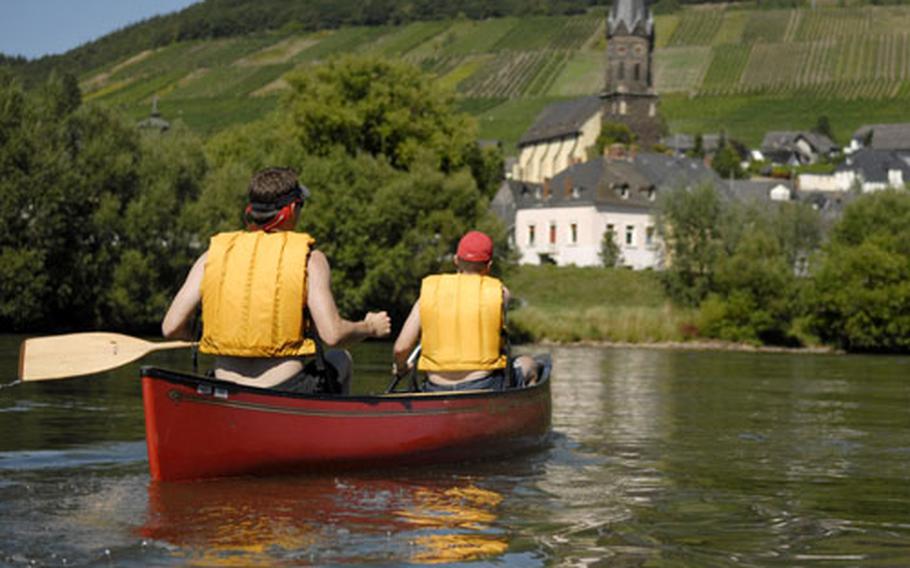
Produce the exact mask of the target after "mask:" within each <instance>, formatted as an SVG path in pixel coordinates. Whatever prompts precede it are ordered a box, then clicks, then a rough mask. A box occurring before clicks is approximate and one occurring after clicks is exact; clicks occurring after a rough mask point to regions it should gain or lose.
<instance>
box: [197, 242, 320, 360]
mask: <svg viewBox="0 0 910 568" xmlns="http://www.w3.org/2000/svg"><path fill="white" fill-rule="evenodd" d="M314 242H315V240H314V239H313V238H312V237H311V236H310V235H307V234H305V233H294V232H291V231H279V232H276V233H265V232H263V231H255V232H243V231H238V232H232V233H219V234H217V235H215V236H214V237H212V240H211V243H210V245H209V251H208V258H207V259H206V263H205V273H204V275H203V278H202V323H203V324H202V341H201V342H200V344H199V351H201V352H203V353H210V354H213V355H229V356H234V357H294V356H299V355H312V354H313V353H315V352H316V345H315V343H314V342H313V340H312V339H309V338H305V337H304V335H305V332H306V325H307V324H306V319H305V318H304V314H303V309H304V307H305V306H306V295H307V273H306V268H307V260H308V259H309V254H310V248H311V247H312V245H313V243H314Z"/></svg>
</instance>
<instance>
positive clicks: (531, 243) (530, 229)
mask: <svg viewBox="0 0 910 568" xmlns="http://www.w3.org/2000/svg"><path fill="white" fill-rule="evenodd" d="M534 230H535V228H534V225H528V246H529V247H533V246H534Z"/></svg>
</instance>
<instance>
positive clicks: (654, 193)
mask: <svg viewBox="0 0 910 568" xmlns="http://www.w3.org/2000/svg"><path fill="white" fill-rule="evenodd" d="M655 199H657V190H655V189H654V188H653V187H651V188H648V201H654V200H655Z"/></svg>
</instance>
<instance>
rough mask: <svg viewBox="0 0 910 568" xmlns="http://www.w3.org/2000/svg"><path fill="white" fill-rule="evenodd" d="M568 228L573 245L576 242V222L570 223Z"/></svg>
mask: <svg viewBox="0 0 910 568" xmlns="http://www.w3.org/2000/svg"><path fill="white" fill-rule="evenodd" d="M569 229H570V230H571V232H572V244H573V245H574V244H576V243H577V242H578V223H572V224H571V225H570V226H569Z"/></svg>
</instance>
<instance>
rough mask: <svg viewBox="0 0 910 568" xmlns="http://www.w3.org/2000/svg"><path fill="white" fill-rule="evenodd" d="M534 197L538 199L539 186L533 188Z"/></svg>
mask: <svg viewBox="0 0 910 568" xmlns="http://www.w3.org/2000/svg"><path fill="white" fill-rule="evenodd" d="M534 199H540V188H539V187H538V188H536V189H534Z"/></svg>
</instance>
